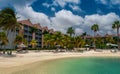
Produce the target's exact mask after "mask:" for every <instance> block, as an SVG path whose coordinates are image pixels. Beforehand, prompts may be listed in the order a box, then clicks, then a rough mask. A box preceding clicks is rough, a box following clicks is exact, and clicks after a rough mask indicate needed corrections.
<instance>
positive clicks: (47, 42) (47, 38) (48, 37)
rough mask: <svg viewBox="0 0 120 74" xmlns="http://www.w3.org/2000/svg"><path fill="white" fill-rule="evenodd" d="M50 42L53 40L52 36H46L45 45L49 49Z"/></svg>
mask: <svg viewBox="0 0 120 74" xmlns="http://www.w3.org/2000/svg"><path fill="white" fill-rule="evenodd" d="M50 40H51V34H49V33H48V34H44V44H45V46H46V47H48V45H50Z"/></svg>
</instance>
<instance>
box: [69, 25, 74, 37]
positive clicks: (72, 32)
mask: <svg viewBox="0 0 120 74" xmlns="http://www.w3.org/2000/svg"><path fill="white" fill-rule="evenodd" d="M67 33H68V34H69V35H70V36H72V34H75V32H74V29H73V28H72V27H69V28H68V29H67Z"/></svg>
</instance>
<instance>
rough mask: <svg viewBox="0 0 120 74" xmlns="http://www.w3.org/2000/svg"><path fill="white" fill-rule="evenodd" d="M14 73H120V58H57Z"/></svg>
mask: <svg viewBox="0 0 120 74" xmlns="http://www.w3.org/2000/svg"><path fill="white" fill-rule="evenodd" d="M13 74H120V58H117V57H106V58H103V57H84V58H67V59H65V58H64V59H57V60H52V61H47V62H44V63H43V64H39V63H38V64H37V65H35V66H34V67H32V68H28V69H25V70H22V71H18V72H15V73H13Z"/></svg>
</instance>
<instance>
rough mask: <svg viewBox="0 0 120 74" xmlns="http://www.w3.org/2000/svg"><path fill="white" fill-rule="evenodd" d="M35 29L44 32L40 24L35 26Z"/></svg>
mask: <svg viewBox="0 0 120 74" xmlns="http://www.w3.org/2000/svg"><path fill="white" fill-rule="evenodd" d="M34 27H36V28H38V29H40V30H42V27H41V25H40V24H39V23H38V24H34Z"/></svg>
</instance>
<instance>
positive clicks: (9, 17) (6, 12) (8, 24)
mask: <svg viewBox="0 0 120 74" xmlns="http://www.w3.org/2000/svg"><path fill="white" fill-rule="evenodd" d="M0 27H1V28H2V29H3V30H6V31H7V37H8V34H9V32H14V33H15V31H16V28H20V27H21V25H20V24H19V23H18V22H17V19H16V15H15V12H14V10H13V9H11V8H5V9H3V10H1V11H0ZM13 36H15V35H13ZM11 54H12V50H11V51H10V55H11Z"/></svg>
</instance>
